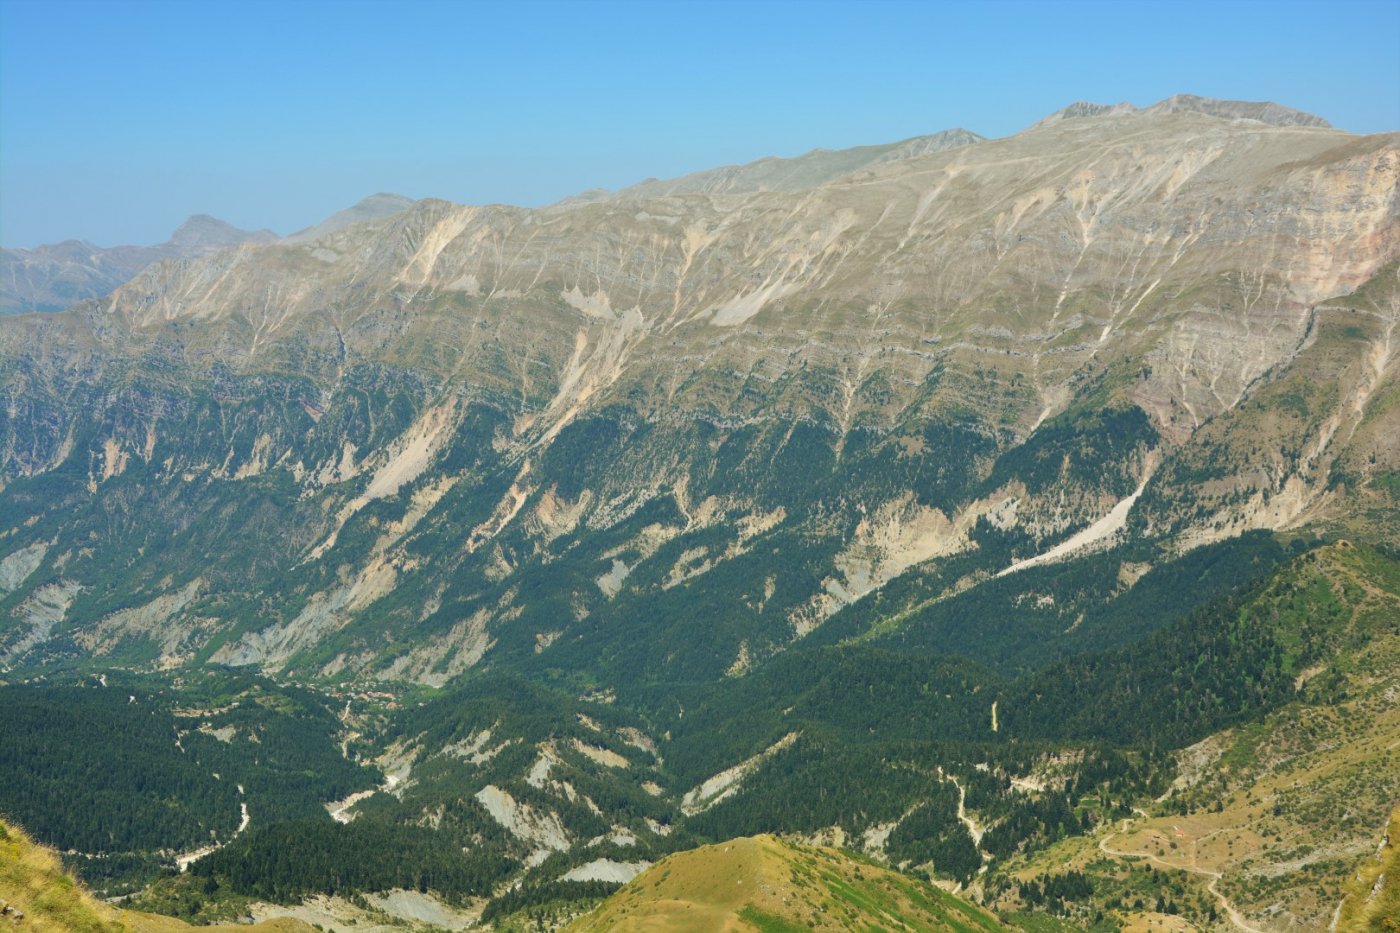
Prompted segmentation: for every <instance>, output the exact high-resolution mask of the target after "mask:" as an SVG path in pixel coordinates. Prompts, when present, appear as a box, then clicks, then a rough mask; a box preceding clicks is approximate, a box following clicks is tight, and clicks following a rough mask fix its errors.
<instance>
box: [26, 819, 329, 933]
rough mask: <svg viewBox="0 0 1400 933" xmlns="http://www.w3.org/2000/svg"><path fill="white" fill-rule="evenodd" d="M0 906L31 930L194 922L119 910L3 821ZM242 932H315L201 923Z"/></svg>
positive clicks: (103, 930) (145, 929)
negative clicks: (101, 899)
mask: <svg viewBox="0 0 1400 933" xmlns="http://www.w3.org/2000/svg"><path fill="white" fill-rule="evenodd" d="M0 910H3V911H4V917H5V919H8V920H11V921H13V922H15V923H17V924H22V926H20V927H19V928H20V929H23V930H25V931H30V933H181V931H189V930H193V929H194V927H191V926H189V925H188V924H186V923H182V922H180V921H179V920H175V919H173V918H171V917H157V916H154V915H151V914H141V913H135V912H133V911H128V910H118V909H116V908H114V907H111V906H108V905H107V904H104V903H102V902H101V901H99V900H97V898H95V897H93V896H92V894H90V893H89V892H88V891H87V890H86V889H84V888H83V887H82V886H81V885H80V884H78V883H77V882H75V881H74V880H73V879H72V878H71V877H69V876H68V875H66V874H64V872H63V868H62V866H61V865H60V863H59V860H58V856H57V855H55V854H54V853H53V852H52V851H50V850H49V849H46V848H44V847H43V846H40V845H38V844H36V843H34V842H33V841H32V840H30V838H29V837H28V836H26V835H25V834H24V833H23V832H22V831H20V830H19V829H17V828H16V827H14V826H10V825H9V824H7V823H5V822H3V821H0ZM202 929H207V930H218V929H225V930H228V929H238V930H241V931H244V933H255V931H256V933H311V928H310V927H308V926H307V925H306V924H304V923H302V922H300V921H298V920H271V921H267V922H265V923H259V924H256V925H254V926H242V925H240V926H238V927H203V928H202Z"/></svg>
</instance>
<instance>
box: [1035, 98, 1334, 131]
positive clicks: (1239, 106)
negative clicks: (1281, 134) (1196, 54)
mask: <svg viewBox="0 0 1400 933" xmlns="http://www.w3.org/2000/svg"><path fill="white" fill-rule="evenodd" d="M1183 112H1184V113H1201V114H1206V115H1207V116H1212V117H1222V118H1224V119H1228V120H1256V121H1258V122H1260V123H1267V124H1269V125H1270V126H1315V127H1320V128H1330V127H1331V126H1332V124H1330V123H1328V122H1327V121H1326V120H1324V119H1323V118H1322V117H1319V116H1316V115H1314V114H1311V113H1305V112H1303V111H1301V110H1294V109H1292V108H1291V107H1284V106H1282V105H1280V104H1275V103H1273V102H1271V101H1248V100H1218V99H1216V98H1213V97H1199V96H1197V95H1195V94H1175V95H1173V96H1171V97H1168V98H1166V99H1165V100H1160V101H1158V102H1157V103H1155V104H1153V105H1151V106H1150V107H1144V108H1138V107H1134V106H1133V105H1132V104H1130V103H1128V102H1127V101H1123V102H1122V103H1117V104H1095V103H1091V102H1089V101H1082V100H1081V101H1076V102H1075V103H1073V104H1070V105H1069V106H1068V107H1065V108H1064V109H1062V110H1057V111H1055V112H1054V113H1052V114H1050V116H1048V117H1045V118H1044V119H1042V120H1040V121H1039V122H1038V123H1036V124H1035V126H1046V125H1049V124H1052V123H1058V122H1060V121H1061V120H1075V119H1083V118H1086V117H1115V116H1124V115H1129V114H1140V113H1146V114H1160V113H1183Z"/></svg>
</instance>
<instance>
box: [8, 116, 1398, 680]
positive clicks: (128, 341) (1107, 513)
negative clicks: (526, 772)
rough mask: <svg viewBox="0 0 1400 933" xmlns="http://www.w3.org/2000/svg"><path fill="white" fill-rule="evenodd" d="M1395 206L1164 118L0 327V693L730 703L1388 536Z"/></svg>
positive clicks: (327, 247)
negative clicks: (820, 642)
mask: <svg viewBox="0 0 1400 933" xmlns="http://www.w3.org/2000/svg"><path fill="white" fill-rule="evenodd" d="M1222 106H1223V105H1222ZM1207 109H1208V108H1207ZM1217 109H1218V108H1217ZM1226 109H1228V108H1226ZM1285 122H1286V121H1285ZM1397 171H1400V137H1397V136H1396V135H1394V134H1391V135H1379V136H1372V137H1354V136H1350V135H1347V134H1345V133H1341V132H1338V131H1335V130H1330V129H1326V128H1322V127H1316V126H1293V125H1274V124H1271V123H1267V122H1262V121H1259V120H1236V119H1229V118H1224V117H1220V116H1214V115H1212V114H1210V113H1204V112H1201V105H1197V106H1195V107H1194V109H1192V108H1187V109H1180V108H1175V109H1174V108H1161V109H1155V110H1154V109H1153V108H1149V109H1148V110H1147V111H1143V112H1134V113H1128V114H1118V115H1113V116H1097V117H1095V116H1089V117H1084V118H1080V119H1074V120H1064V121H1059V122H1056V123H1054V124H1051V125H1047V126H1043V127H1040V128H1037V129H1033V130H1030V131H1027V132H1025V133H1021V134H1018V135H1017V136H1014V137H1009V138H1007V139H1001V140H985V141H981V142H977V143H976V144H975V145H967V146H961V147H958V148H954V149H948V150H944V151H937V152H929V153H925V154H919V155H910V156H909V157H906V158H899V159H896V160H892V161H886V162H882V163H880V164H877V165H871V166H869V167H868V168H867V169H866V170H864V172H863V173H861V174H859V177H856V176H850V175H845V176H842V177H840V178H837V179H835V180H831V181H829V182H827V183H825V184H822V185H820V186H818V187H815V188H811V189H808V190H804V191H797V192H786V191H760V192H750V193H736V194H735V195H733V196H732V197H727V198H726V199H724V202H723V203H720V202H719V201H716V200H715V199H713V198H711V197H709V196H706V195H689V194H682V195H674V196H665V197H654V198H643V199H632V198H623V199H609V200H604V201H598V202H595V203H589V204H576V205H570V206H561V207H556V208H550V209H545V210H540V211H526V210H520V209H514V208H505V207H488V208H475V207H461V206H458V205H451V204H447V203H444V202H434V201H423V202H418V203H416V204H415V205H414V206H413V207H412V208H410V209H408V210H405V211H403V212H402V213H397V214H394V215H392V216H389V217H383V218H379V219H376V220H370V221H367V222H364V223H361V224H358V225H355V226H351V227H346V228H344V229H341V230H338V231H336V232H334V233H331V234H329V235H327V236H326V237H324V238H322V239H320V240H316V241H314V242H306V243H282V244H271V245H266V246H259V247H250V248H245V249H241V250H236V251H230V252H224V253H220V254H218V255H215V256H212V257H209V258H207V259H205V260H201V261H197V262H185V263H167V264H162V265H159V266H156V267H154V268H152V269H150V270H148V271H147V272H146V273H144V274H143V275H142V276H140V277H139V278H138V279H137V280H136V281H134V282H132V283H131V284H130V285H128V286H126V287H124V288H122V289H120V290H118V292H117V293H115V294H114V295H113V296H112V297H111V298H110V299H106V300H103V301H100V302H94V303H89V304H86V305H83V306H81V307H78V308H75V309H73V310H72V311H70V312H68V313H65V314H62V315H57V316H44V317H24V318H16V319H10V320H8V321H6V322H4V323H3V325H0V372H3V374H4V375H3V393H4V399H5V405H4V408H3V416H0V477H2V478H3V482H4V484H5V486H4V489H3V491H0V508H3V509H4V514H6V515H10V516H13V521H12V522H11V523H10V531H9V533H8V534H7V535H6V536H5V537H4V539H3V540H2V541H0V561H3V566H4V567H5V568H6V570H5V573H4V574H3V575H0V579H2V580H3V581H4V582H5V588H6V590H7V595H6V596H5V597H4V601H3V604H2V605H0V663H3V664H6V665H9V666H12V667H14V666H22V665H23V666H42V665H44V664H46V663H51V662H52V661H53V660H55V659H58V658H77V657H85V658H90V657H98V658H102V659H109V660H116V661H120V662H121V663H129V664H142V665H163V666H178V665H184V664H200V663H205V662H208V661H214V662H219V663H231V664H237V665H254V666H258V667H261V668H262V669H264V670H267V671H275V672H288V673H292V672H295V673H298V674H307V675H311V674H318V675H323V676H328V677H337V678H343V677H353V676H361V675H363V676H383V677H389V678H395V679H398V678H403V679H412V680H418V681H421V682H424V683H434V684H440V683H444V682H446V681H447V680H449V679H451V678H452V677H455V676H458V675H460V674H461V673H463V672H465V671H467V670H470V669H472V668H473V667H476V666H479V665H483V664H484V665H488V666H499V667H502V668H506V669H511V670H517V671H535V672H539V671H543V670H554V671H562V672H567V676H570V677H577V678H579V683H580V686H582V685H583V684H584V683H586V682H588V681H590V680H593V679H595V678H601V679H602V680H603V681H605V682H619V683H621V682H626V681H630V680H635V679H639V678H645V679H656V680H668V679H669V680H675V679H698V680H704V679H708V678H711V677H715V676H720V675H722V674H724V673H725V672H730V673H733V674H735V675H737V674H740V673H742V672H743V671H744V670H746V669H748V668H749V667H751V666H753V665H755V664H760V663H762V662H763V661H764V660H765V659H767V658H769V657H772V656H773V655H775V654H777V653H779V652H781V651H784V650H786V649H787V648H789V647H790V646H792V645H793V644H795V643H797V642H800V641H801V640H802V639H803V638H805V637H807V636H808V635H810V634H811V633H812V632H814V631H816V630H817V629H819V628H820V627H821V626H822V625H824V624H825V623H826V622H827V621H828V620H829V619H832V618H833V617H835V616H836V615H837V614H838V613H839V612H841V611H842V610H843V609H844V608H846V607H848V606H851V605H853V604H858V603H859V602H860V601H861V600H862V599H865V598H867V597H870V596H871V595H872V594H879V593H881V592H882V591H884V590H885V589H886V588H887V587H889V586H890V585H891V584H893V583H894V582H895V581H896V580H899V579H901V577H902V576H904V575H906V574H909V573H910V572H911V571H912V572H913V573H915V574H919V575H922V579H923V580H924V581H925V582H926V583H927V585H928V587H929V588H930V591H929V592H924V593H920V594H918V597H917V599H916V600H915V601H914V602H910V603H908V604H903V605H886V606H885V611H886V614H887V615H889V616H890V617H895V618H897V617H901V616H902V615H903V614H904V613H905V611H906V610H912V609H914V608H915V606H916V605H918V604H922V603H925V602H927V601H928V600H930V599H940V598H942V597H943V596H944V595H948V594H951V593H953V592H955V591H960V590H961V589H966V588H967V587H970V586H975V585H977V584H979V583H981V582H984V581H986V580H988V579H995V578H996V577H997V575H998V574H1003V573H1005V572H1010V571H1012V570H1015V571H1016V573H1014V574H1011V576H1010V577H1006V578H1004V579H1012V578H1017V577H1021V574H1024V573H1028V572H1029V569H1030V568H1033V567H1034V566H1037V565H1043V564H1044V563H1046V562H1052V561H1059V560H1063V559H1065V558H1068V557H1079V556H1083V555H1086V554H1092V553H1093V552H1094V551H1095V550H1096V549H1100V548H1106V547H1112V546H1114V545H1115V544H1118V543H1120V542H1122V541H1124V540H1126V539H1127V538H1129V537H1132V538H1133V539H1134V540H1135V542H1137V544H1140V545H1141V548H1140V550H1139V551H1138V552H1137V553H1136V556H1135V557H1134V558H1133V561H1131V563H1134V564H1136V565H1145V566H1151V565H1153V564H1159V563H1169V562H1171V561H1172V560H1174V559H1175V558H1176V556H1177V555H1178V554H1179V553H1180V552H1181V551H1182V550H1183V549H1186V548H1190V547H1193V546H1197V545H1199V544H1201V543H1203V542H1209V541H1212V540H1218V539H1222V538H1229V537H1231V536H1233V535H1235V534H1238V533H1240V532H1242V531H1244V530H1247V529H1251V528H1263V529H1266V530H1272V529H1280V528H1283V529H1290V528H1297V527H1301V526H1303V525H1306V524H1309V523H1319V522H1342V521H1344V520H1345V517H1346V516H1349V515H1354V514H1356V512H1357V509H1356V508H1355V505H1356V503H1358V502H1361V501H1369V502H1372V503H1374V509H1375V510H1376V513H1377V515H1379V516H1382V519H1378V520H1377V521H1376V522H1373V523H1371V524H1370V525H1369V526H1367V527H1369V529H1370V530H1369V531H1368V530H1367V527H1359V528H1358V529H1357V531H1358V533H1364V534H1368V535H1374V534H1377V533H1379V530H1380V529H1381V528H1383V527H1384V522H1383V516H1384V514H1386V513H1385V511H1384V510H1385V509H1386V508H1391V507H1392V505H1390V504H1389V503H1393V499H1394V497H1393V496H1392V494H1391V492H1390V491H1389V490H1391V489H1392V487H1393V485H1394V484H1393V482H1392V479H1391V477H1392V474H1394V473H1395V472H1396V471H1397V469H1398V468H1400V461H1397V459H1396V458H1397V457H1400V450H1397V449H1396V448H1395V447H1394V445H1393V443H1391V442H1390V441H1389V440H1388V439H1390V438H1394V437H1395V436H1397V434H1400V426H1397V424H1396V420H1395V419H1396V418H1397V417H1400V409H1397V408H1396V407H1395V406H1393V405H1391V404H1390V399H1391V398H1392V396H1393V387H1394V385H1395V381H1394V379H1395V372H1396V366H1395V360H1394V354H1393V352H1392V351H1391V349H1390V347H1391V339H1390V335H1391V331H1392V329H1393V325H1394V321H1395V320H1396V318H1397V316H1400V309H1397V306H1396V304H1395V301H1396V298H1395V295H1396V291H1395V285H1394V283H1395V272H1394V269H1395V266H1394V265H1393V263H1394V261H1395V259H1396V256H1397V251H1400V233H1398V232H1397V231H1400V222H1397V220H1398V219H1400V189H1398V188H1397V180H1396V179H1397V174H1396V173H1397ZM1353 296H1354V297H1355V298H1356V300H1355V301H1352V300H1351V299H1352V297H1353ZM1362 299H1364V301H1363V300H1362ZM1353 318H1354V320H1353ZM1261 451H1268V454H1267V456H1265V455H1264V454H1261V453H1260V452H1261ZM90 542H95V544H93V543H90ZM1135 546H1136V545H1135ZM1028 562H1029V563H1028ZM1143 569H1145V568H1144V567H1142V566H1139V567H1138V569H1137V571H1135V572H1138V573H1140V572H1141V571H1142V570H1143ZM1133 572H1134V571H1131V570H1130V572H1129V577H1128V578H1125V579H1131V578H1132V573H1133ZM1029 579H1032V578H1026V577H1021V579H1020V580H1015V581H1014V582H1013V584H1012V585H1027V586H1028V585H1029V584H1026V583H1023V582H1022V581H1023V580H1029ZM935 581H936V586H935ZM1130 589H1131V586H1130V583H1127V582H1125V583H1124V585H1123V587H1122V589H1121V590H1116V591H1115V592H1125V591H1128V590H1130ZM1041 595H1043V594H1041ZM911 598H912V597H911ZM1027 598H1028V599H1029V598H1035V597H1031V596H1028V597H1027ZM1071 623H1072V620H1066V623H1065V629H1068V628H1069V626H1070V624H1071ZM1061 631H1063V629H1062V630H1061ZM958 647H959V646H958V645H955V644H951V645H949V646H948V648H949V649H950V650H957V649H958Z"/></svg>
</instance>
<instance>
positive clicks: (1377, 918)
mask: <svg viewBox="0 0 1400 933" xmlns="http://www.w3.org/2000/svg"><path fill="white" fill-rule="evenodd" d="M1337 930H1339V931H1341V933H1388V931H1394V930H1400V808H1397V809H1396V810H1395V812H1394V813H1392V814H1391V815H1390V826H1389V827H1387V831H1386V836H1385V841H1384V842H1383V843H1382V844H1381V848H1380V851H1379V852H1378V853H1377V857H1376V858H1375V860H1374V861H1372V862H1371V863H1370V864H1367V865H1363V866H1362V868H1361V870H1360V871H1358V872H1357V873H1356V877H1355V878H1354V879H1352V882H1351V883H1350V884H1349V885H1348V886H1347V897H1346V900H1345V901H1343V902H1342V908H1341V910H1339V911H1338V912H1337Z"/></svg>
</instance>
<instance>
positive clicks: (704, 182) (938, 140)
mask: <svg viewBox="0 0 1400 933" xmlns="http://www.w3.org/2000/svg"><path fill="white" fill-rule="evenodd" d="M982 138H983V137H981V136H978V135H977V134H976V133H973V132H970V131H968V130H963V129H954V130H944V131H943V132H941V133H934V134H932V135H930V136H916V137H914V138H912V139H906V140H903V141H901V142H897V143H887V144H885V145H883V146H857V147H855V148H853V149H838V150H831V149H814V150H812V151H811V152H808V153H806V154H804V155H800V156H795V157H794V158H791V159H780V158H767V159H759V160H758V161H756V162H749V163H747V164H745V165H726V166H724V167H722V168H715V169H708V170H706V171H703V172H695V173H694V174H691V175H684V176H682V177H680V178H672V179H666V180H662V179H648V180H647V181H643V182H639V183H637V184H635V185H629V186H628V187H626V188H623V189H622V190H621V191H619V192H617V194H616V195H615V197H619V198H634V199H646V198H658V197H669V196H673V195H681V194H709V195H742V194H754V193H756V192H760V191H803V190H806V189H810V188H818V187H820V186H822V185H825V184H829V183H830V182H833V181H835V180H836V179H838V178H841V177H843V176H848V175H852V174H854V173H855V172H858V171H860V170H861V169H869V168H872V167H874V166H877V165H883V164H886V163H889V162H896V161H899V160H902V159H913V158H917V157H918V156H922V155H928V154H929V153H933V152H942V151H944V150H946V149H956V148H959V147H961V146H970V145H972V144H973V143H976V142H980V141H981V140H982Z"/></svg>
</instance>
